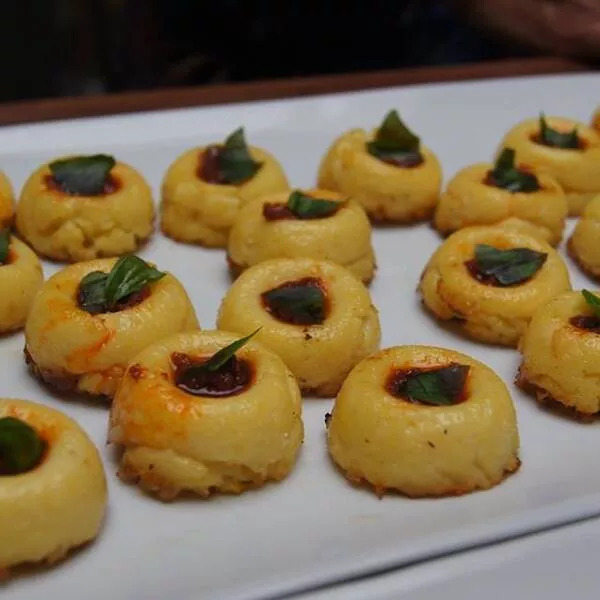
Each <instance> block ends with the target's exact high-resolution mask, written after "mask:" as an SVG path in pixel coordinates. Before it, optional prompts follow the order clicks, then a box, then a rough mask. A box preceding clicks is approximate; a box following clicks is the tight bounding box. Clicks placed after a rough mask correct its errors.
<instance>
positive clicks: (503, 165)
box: [434, 148, 568, 246]
mask: <svg viewBox="0 0 600 600" xmlns="http://www.w3.org/2000/svg"><path fill="white" fill-rule="evenodd" d="M567 213H568V207H567V200H566V198H565V195H564V192H563V190H562V188H561V187H560V185H559V184H558V183H557V182H556V181H555V180H554V179H553V178H552V177H550V176H549V175H547V174H545V173H533V172H532V171H531V170H530V169H529V168H525V167H523V166H522V165H520V164H516V162H515V151H514V150H513V149H512V148H504V150H503V151H502V152H501V153H500V155H499V156H498V159H497V161H496V162H495V164H493V165H491V164H488V163H479V164H475V165H471V166H469V167H466V168H464V169H462V170H460V171H459V172H458V173H457V174H456V175H455V176H454V177H453V178H452V179H451V180H450V181H449V183H448V185H447V187H446V190H445V191H444V193H443V194H442V195H441V197H440V201H439V203H438V205H437V208H436V211H435V215H434V224H435V227H436V228H437V229H438V231H440V233H442V234H448V233H452V232H453V231H456V230H457V229H462V228H463V227H468V226H470V225H494V224H497V223H500V222H502V221H506V220H508V219H515V218H517V219H520V220H521V221H524V222H527V223H529V224H530V225H531V226H533V227H535V228H536V229H537V230H538V232H539V235H541V236H542V237H543V238H544V239H545V240H546V241H547V242H548V243H549V244H552V245H553V246H555V245H557V244H558V243H559V242H560V239H561V237H562V232H563V229H564V226H565V219H566V217H567Z"/></svg>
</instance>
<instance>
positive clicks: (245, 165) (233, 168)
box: [219, 127, 262, 184]
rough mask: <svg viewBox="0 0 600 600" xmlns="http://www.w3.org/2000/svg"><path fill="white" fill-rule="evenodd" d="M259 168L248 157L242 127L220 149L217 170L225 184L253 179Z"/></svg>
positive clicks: (250, 157) (248, 153)
mask: <svg viewBox="0 0 600 600" xmlns="http://www.w3.org/2000/svg"><path fill="white" fill-rule="evenodd" d="M261 166H262V163H260V162H257V161H255V160H254V159H253V158H252V156H251V155H250V151H249V150H248V146H247V145H246V139H245V137H244V129H243V127H240V128H239V129H236V130H235V131H234V132H233V133H232V134H231V135H230V136H229V137H228V138H227V139H226V140H225V143H224V144H223V146H222V147H221V148H220V151H219V170H220V172H221V177H222V179H223V181H224V182H225V183H229V184H236V183H243V182H244V181H247V180H248V179H251V178H252V177H254V175H255V174H256V172H257V171H258V170H259V169H260V168H261Z"/></svg>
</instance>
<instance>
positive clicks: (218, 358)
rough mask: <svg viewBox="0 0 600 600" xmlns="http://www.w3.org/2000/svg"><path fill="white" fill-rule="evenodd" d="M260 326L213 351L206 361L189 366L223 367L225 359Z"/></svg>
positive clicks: (246, 341) (245, 342) (216, 369)
mask: <svg viewBox="0 0 600 600" xmlns="http://www.w3.org/2000/svg"><path fill="white" fill-rule="evenodd" d="M260 330H261V327H259V328H258V329H256V330H254V331H253V332H252V333H250V334H248V335H247V336H245V337H243V338H240V339H239V340H236V341H235V342H232V343H231V344H229V345H228V346H225V347H224V348H221V349H220V350H219V351H217V352H215V353H214V354H213V355H212V356H211V357H210V358H209V359H208V360H207V361H206V362H203V363H202V364H201V365H198V366H196V367H191V368H193V369H195V368H198V369H202V370H206V371H213V372H214V371H218V370H219V369H220V368H221V367H223V366H224V365H225V364H226V363H227V361H229V360H230V359H231V358H232V357H233V356H234V355H235V353H236V352H237V351H238V350H239V349H240V348H242V347H243V346H245V345H246V344H247V343H248V342H249V341H250V340H251V339H252V338H253V337H254V336H255V335H256V334H257V333H258V332H259V331H260Z"/></svg>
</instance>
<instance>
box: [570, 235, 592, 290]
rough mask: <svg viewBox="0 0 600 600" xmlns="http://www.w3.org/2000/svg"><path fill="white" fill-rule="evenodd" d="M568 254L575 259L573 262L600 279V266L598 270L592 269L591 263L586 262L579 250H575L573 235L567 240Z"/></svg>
mask: <svg viewBox="0 0 600 600" xmlns="http://www.w3.org/2000/svg"><path fill="white" fill-rule="evenodd" d="M567 254H568V255H569V257H570V258H571V260H573V262H574V263H575V264H576V265H577V266H578V267H579V268H580V269H581V270H582V271H583V272H584V273H585V274H586V275H587V276H588V277H591V278H592V279H600V268H598V270H595V269H592V267H590V266H589V265H586V264H584V263H583V262H582V261H581V259H580V258H579V255H578V254H577V252H575V248H574V247H573V237H572V236H571V237H570V238H569V239H568V240H567Z"/></svg>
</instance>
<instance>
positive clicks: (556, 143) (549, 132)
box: [539, 113, 580, 150]
mask: <svg viewBox="0 0 600 600" xmlns="http://www.w3.org/2000/svg"><path fill="white" fill-rule="evenodd" d="M539 123H540V131H539V140H540V142H541V143H542V144H545V145H546V146H551V147H552V148H562V149H564V150H577V149H578V148H579V146H580V142H579V134H578V133H577V125H575V127H573V130H572V131H568V132H564V133H563V132H561V131H557V130H556V129H553V128H552V127H550V125H548V121H547V120H546V115H544V113H540V121H539Z"/></svg>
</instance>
